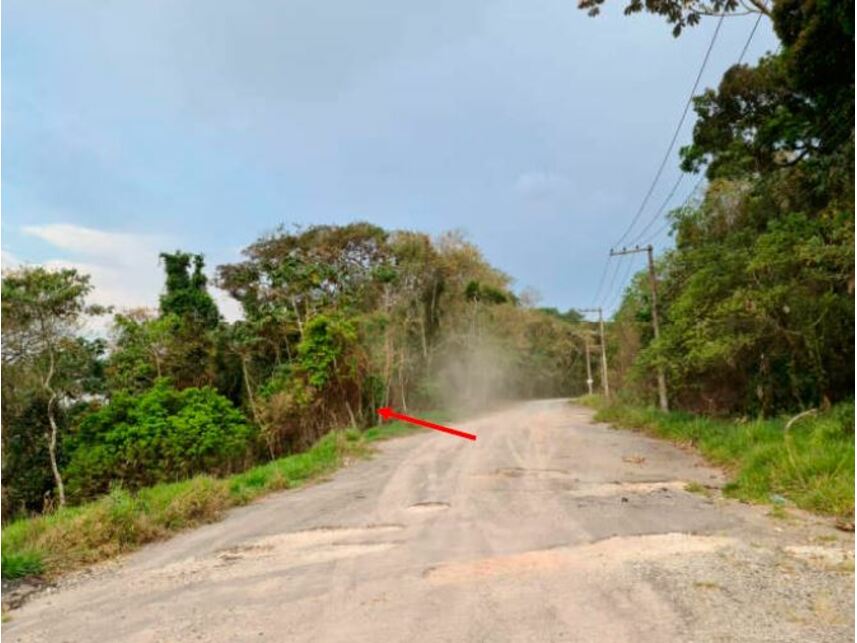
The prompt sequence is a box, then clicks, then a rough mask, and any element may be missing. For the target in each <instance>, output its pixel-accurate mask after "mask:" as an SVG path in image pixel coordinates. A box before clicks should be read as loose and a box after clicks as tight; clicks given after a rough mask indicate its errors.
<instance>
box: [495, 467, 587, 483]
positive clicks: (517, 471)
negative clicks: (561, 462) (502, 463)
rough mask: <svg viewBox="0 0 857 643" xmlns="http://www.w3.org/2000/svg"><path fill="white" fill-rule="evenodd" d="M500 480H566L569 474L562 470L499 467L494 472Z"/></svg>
mask: <svg viewBox="0 0 857 643" xmlns="http://www.w3.org/2000/svg"><path fill="white" fill-rule="evenodd" d="M494 475H496V476H499V477H501V478H535V479H537V480H558V479H563V480H564V479H566V478H568V477H570V475H571V474H569V473H568V471H563V470H562V469H525V468H522V467H501V468H499V469H497V470H496V471H495V472H494Z"/></svg>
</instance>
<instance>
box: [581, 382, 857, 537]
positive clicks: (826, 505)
mask: <svg viewBox="0 0 857 643" xmlns="http://www.w3.org/2000/svg"><path fill="white" fill-rule="evenodd" d="M576 401H577V402H578V403H582V404H586V405H587V406H591V407H594V408H596V409H597V413H596V415H595V419H596V420H598V421H600V422H608V423H610V424H613V425H616V426H619V427H624V428H631V429H638V430H642V431H645V432H646V433H649V434H651V435H654V436H657V437H661V438H666V439H668V440H671V441H673V442H676V443H679V444H685V445H690V446H693V447H695V448H696V449H698V450H699V451H700V453H701V454H702V455H704V456H705V457H706V458H707V459H708V460H709V461H710V462H712V463H713V464H717V465H720V466H722V467H724V468H725V469H727V471H728V472H729V474H730V482H729V484H728V485H727V486H726V487H725V488H724V492H725V493H726V495H728V496H731V497H733V498H737V499H740V500H745V501H748V502H755V503H772V504H774V505H788V504H792V505H793V506H795V507H798V508H800V509H806V510H809V511H813V512H816V513H819V514H824V515H830V516H835V517H836V518H838V519H839V520H840V521H841V522H842V523H844V524H848V523H851V524H853V519H854V404H853V403H842V404H837V405H835V406H833V407H832V408H831V409H829V410H827V411H824V412H821V413H818V414H811V415H805V416H803V417H801V418H799V419H798V420H797V421H795V422H794V423H793V424H792V426H790V427H788V429H787V428H786V425H787V423H788V420H789V418H787V417H783V418H771V419H755V420H750V419H746V418H740V419H715V418H709V417H705V416H700V415H694V414H691V413H683V412H675V411H674V412H669V413H664V412H663V411H660V410H657V409H655V408H652V407H641V406H635V405H631V404H627V403H623V402H609V403H608V402H606V401H605V400H604V399H603V398H600V397H598V396H587V397H585V398H578V399H577V400H576Z"/></svg>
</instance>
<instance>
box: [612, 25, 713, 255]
mask: <svg viewBox="0 0 857 643" xmlns="http://www.w3.org/2000/svg"><path fill="white" fill-rule="evenodd" d="M723 18H724V16H722V15H721V16H720V19H719V20H718V21H717V27H715V29H714V33H713V34H712V36H711V42H709V43H708V49H707V50H706V52H705V57H704V58H703V59H702V64H701V65H700V66H699V71H698V72H697V74H696V80H695V81H694V83H693V87H692V88H691V90H690V94H689V95H688V97H687V101H685V104H684V110H682V113H681V118H680V119H679V121H678V125H676V128H675V131H674V132H673V136H672V139H670V144H669V146H667V151H666V153H665V154H664V158H663V159H662V160H661V164H660V165H659V166H658V171H657V172H655V176H654V178H653V179H652V183H651V185H649V189H648V190H647V191H646V195H645V196H644V197H643V200H642V202H641V203H640V207H639V208H637V213H636V214H635V215H634V218H633V219H632V220H631V223H630V225H629V226H628V227H627V228H626V230H625V232H624V233H622V236H621V237H619V239H618V240H617V241H616V243H615V244H613V246H614V247H616V246H618V245H619V244H620V243H622V241H623V240H624V239H625V237H627V236H628V234H629V233H630V232H631V230H633V229H634V226H635V225H636V224H637V221H638V220H639V219H640V215H642V214H643V210H645V209H646V205H647V204H648V202H649V199H650V198H651V196H652V192H654V190H655V186H656V185H657V183H658V181H659V180H660V178H661V174H663V171H664V168H665V167H666V165H667V161H669V159H670V154H672V151H673V147H675V144H676V141H677V140H678V136H679V134H680V133H681V128H682V125H684V121H685V119H686V118H687V114H688V112H689V111H690V106H691V104H693V97H694V95H695V94H696V89H697V87H699V81H700V80H702V74H703V72H704V71H705V67H706V66H707V65H708V59H709V58H710V56H711V51H712V50H713V49H714V43H715V42H717V35H718V34H719V33H720V27H721V26H722V25H723Z"/></svg>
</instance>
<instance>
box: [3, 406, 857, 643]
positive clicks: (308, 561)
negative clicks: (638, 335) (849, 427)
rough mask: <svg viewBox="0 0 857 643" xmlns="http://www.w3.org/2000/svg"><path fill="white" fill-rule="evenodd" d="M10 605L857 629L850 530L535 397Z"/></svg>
mask: <svg viewBox="0 0 857 643" xmlns="http://www.w3.org/2000/svg"><path fill="white" fill-rule="evenodd" d="M456 426H457V427H459V428H462V429H465V430H467V431H470V432H473V433H476V434H477V435H478V439H477V440H476V442H471V441H469V440H463V439H460V438H456V437H453V436H450V435H445V434H441V433H437V432H434V431H428V430H426V431H422V432H420V433H418V434H416V435H413V436H410V437H406V438H400V439H396V440H392V441H389V442H386V443H384V444H382V446H381V447H380V450H381V452H380V453H379V454H378V455H377V456H376V457H374V458H373V459H371V460H366V461H360V462H357V463H353V464H352V465H351V466H349V467H347V468H346V469H343V470H342V471H340V472H338V473H337V474H335V475H334V476H333V477H332V478H331V479H330V480H328V481H325V482H323V483H320V484H317V485H314V486H311V487H308V488H306V489H302V490H296V491H288V492H283V493H279V494H276V495H273V496H269V497H268V498H266V499H264V500H262V501H260V502H258V503H256V504H253V505H251V506H249V507H244V508H242V509H239V510H235V511H233V512H231V513H230V514H229V515H228V516H227V517H226V519H225V520H223V521H221V522H219V523H216V524H213V525H209V526H206V527H203V528H200V529H197V530H194V531H190V532H187V533H184V534H181V535H179V536H178V537H176V538H173V539H172V540H170V541H167V542H164V543H159V544H156V545H152V546H149V547H146V548H144V549H143V550H141V551H140V552H138V553H137V554H135V555H133V556H130V557H128V558H126V559H125V560H123V561H121V562H120V563H119V564H118V565H111V566H109V567H108V568H106V569H102V570H100V571H98V572H97V573H95V574H94V575H93V576H92V577H90V578H84V579H82V580H79V581H77V582H75V583H73V584H71V585H70V586H67V587H60V588H59V589H58V590H57V591H56V592H53V593H47V594H42V595H40V596H38V597H36V598H34V599H33V600H31V601H30V602H29V603H27V604H26V605H24V606H23V607H22V608H21V609H19V610H15V611H13V612H12V615H11V620H10V621H9V622H7V623H5V624H4V625H3V635H4V637H8V638H7V640H8V641H42V640H43V641H51V642H59V641H87V642H91V641H197V640H199V641H371V642H373V643H376V642H377V643H380V642H386V641H409V642H413V641H576V640H580V641H669V640H677V641H688V640H695V641H712V640H715V641H720V640H747V641H788V640H793V641H819V640H851V638H852V632H853V585H852V583H853V537H852V536H851V535H850V534H844V533H841V532H837V531H835V530H834V529H832V528H831V527H830V526H829V525H828V524H825V523H822V522H821V521H817V520H814V519H811V518H807V517H802V518H799V519H796V520H793V521H783V520H776V519H774V518H770V517H768V516H767V515H766V513H767V511H768V510H767V509H766V508H764V507H749V506H746V505H741V504H738V503H736V502H733V501H727V500H723V499H721V497H720V494H719V493H718V492H717V491H716V490H709V491H707V493H691V492H689V491H687V490H686V486H687V484H688V483H690V482H694V483H696V484H695V485H693V487H692V488H694V489H696V490H697V491H700V490H702V491H705V489H704V488H705V487H714V488H716V487H719V486H720V485H722V483H723V478H722V476H721V474H720V473H719V472H718V471H716V470H714V469H711V468H708V467H706V466H704V465H703V464H702V463H701V461H700V460H699V459H698V457H696V456H695V455H693V454H692V453H689V452H685V451H682V450H679V449H678V448H676V447H673V446H671V445H669V444H666V443H664V442H660V441H656V440H653V439H650V438H647V437H643V436H641V435H638V434H635V433H631V432H627V431H617V430H613V429H611V428H609V427H607V426H605V425H599V424H594V423H592V421H591V412H590V411H588V410H586V409H583V408H580V407H575V406H572V405H570V404H569V403H568V402H566V401H560V400H552V401H543V402H531V403H527V404H521V405H518V406H515V407H512V408H510V409H508V410H505V411H503V412H498V413H496V414H493V415H488V416H484V417H482V418H481V419H479V420H476V421H473V422H469V423H465V424H460V425H456Z"/></svg>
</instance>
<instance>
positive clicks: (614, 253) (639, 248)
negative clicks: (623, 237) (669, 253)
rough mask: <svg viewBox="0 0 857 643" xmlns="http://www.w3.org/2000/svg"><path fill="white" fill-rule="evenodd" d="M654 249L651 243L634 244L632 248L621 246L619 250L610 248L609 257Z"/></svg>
mask: <svg viewBox="0 0 857 643" xmlns="http://www.w3.org/2000/svg"><path fill="white" fill-rule="evenodd" d="M652 250H654V248H652V246H651V244H649V245H647V246H634V247H633V248H622V249H621V250H610V256H611V257H618V256H621V255H632V254H635V253H637V252H651V251H652Z"/></svg>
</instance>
